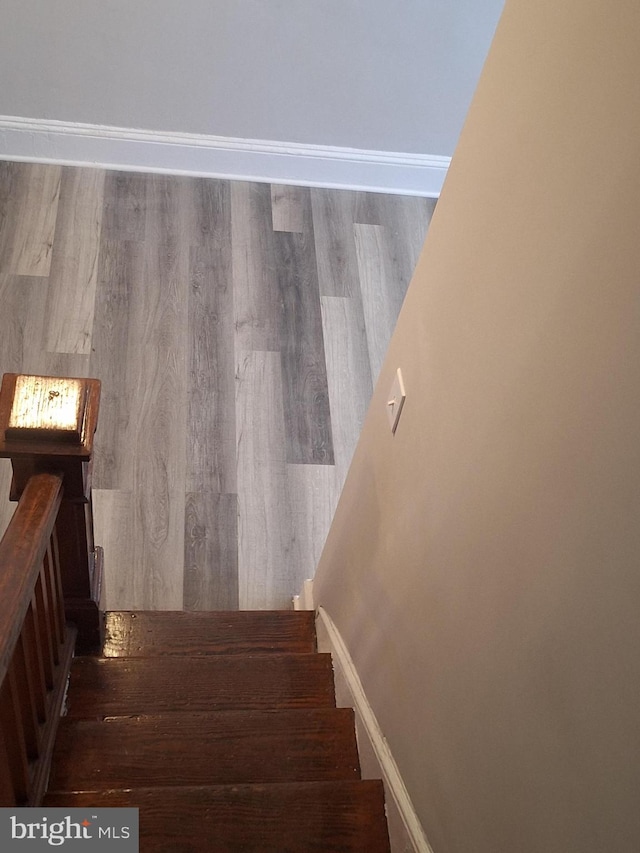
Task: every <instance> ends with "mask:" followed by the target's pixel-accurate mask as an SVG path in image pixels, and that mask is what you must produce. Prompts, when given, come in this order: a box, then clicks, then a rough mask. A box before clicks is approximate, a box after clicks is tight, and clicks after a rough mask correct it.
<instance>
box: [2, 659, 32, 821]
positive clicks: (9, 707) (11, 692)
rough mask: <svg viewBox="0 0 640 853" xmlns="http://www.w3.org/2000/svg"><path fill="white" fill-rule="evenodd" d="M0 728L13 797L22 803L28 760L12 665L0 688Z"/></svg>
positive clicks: (25, 799)
mask: <svg viewBox="0 0 640 853" xmlns="http://www.w3.org/2000/svg"><path fill="white" fill-rule="evenodd" d="M0 728H2V730H3V732H4V741H5V748H6V751H7V759H8V762H7V763H8V765H9V774H10V777H11V780H12V783H13V791H14V795H15V799H16V802H17V803H18V804H23V803H26V802H27V800H28V798H29V762H28V759H27V750H26V746H25V738H24V729H23V726H22V720H21V719H20V706H19V703H18V690H17V686H16V683H15V676H14V674H13V670H12V667H10V668H9V670H8V672H7V675H6V678H5V679H4V682H3V684H2V687H1V688H0Z"/></svg>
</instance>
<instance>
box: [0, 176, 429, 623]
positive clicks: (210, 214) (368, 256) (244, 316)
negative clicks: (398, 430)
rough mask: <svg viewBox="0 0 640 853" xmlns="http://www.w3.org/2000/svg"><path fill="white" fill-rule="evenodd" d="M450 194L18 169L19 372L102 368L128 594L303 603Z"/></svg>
mask: <svg viewBox="0 0 640 853" xmlns="http://www.w3.org/2000/svg"><path fill="white" fill-rule="evenodd" d="M433 206H434V202H433V201H432V200H428V199H421V198H411V197H397V196H389V195H378V194H374V193H357V192H350V191H344V190H325V189H309V188H301V187H292V186H275V185H269V184H258V183H249V182H240V181H233V182H232V181H224V180H213V179H207V178H194V177H184V176H167V175H157V174H139V173H132V172H126V173H125V172H116V171H104V170H101V169H80V168H75V167H60V166H52V165H40V164H38V165H34V164H26V163H9V162H3V163H0V309H1V310H0V371H1V372H3V373H4V372H24V373H37V374H45V375H60V376H62V375H67V376H93V377H97V378H98V379H100V380H101V381H102V404H101V412H100V421H99V426H98V432H97V435H96V442H95V448H96V451H95V461H94V476H93V486H94V492H93V500H94V509H95V522H96V541H97V542H98V543H99V544H101V545H103V547H104V549H105V572H106V585H105V602H104V604H105V605H106V607H108V608H109V609H120V610H126V609H157V610H172V609H175V610H181V609H185V610H218V609H220V610H233V609H241V610H244V609H270V608H287V607H289V606H290V604H291V596H292V595H293V594H295V593H296V592H298V591H299V590H300V588H301V586H302V582H303V580H304V579H305V578H306V577H310V576H312V575H313V572H314V568H315V565H316V563H317V561H318V558H319V556H320V552H321V549H322V546H323V543H324V539H325V536H326V532H327V530H328V527H329V524H330V521H331V517H332V514H333V511H334V508H335V505H336V502H337V498H338V495H339V493H340V490H341V487H342V483H343V481H344V477H345V475H346V472H347V468H348V466H349V463H350V460H351V456H352V453H353V449H354V447H355V443H356V441H357V437H358V434H359V431H360V427H361V424H362V420H363V417H364V414H365V411H366V408H367V405H368V403H369V399H370V396H371V393H372V387H373V383H374V382H375V380H376V377H377V374H378V371H379V369H380V365H381V363H382V359H383V357H384V353H385V350H386V347H387V345H388V341H389V337H390V334H391V331H392V329H393V326H394V324H395V321H396V319H397V315H398V311H399V309H400V306H401V303H402V300H403V298H404V294H405V291H406V288H407V285H408V282H409V279H410V277H411V275H412V272H413V269H414V266H415V263H416V261H417V257H418V254H419V251H420V249H421V246H422V243H423V240H424V236H425V233H426V229H427V227H428V224H429V221H430V218H431V215H432V212H433ZM2 463H3V464H2V467H1V468H0V523H1V529H2V530H4V527H5V526H6V523H7V519H8V517H9V516H10V513H11V512H12V510H13V505H12V504H9V503H8V501H7V500H5V496H6V495H8V490H9V479H10V467H9V465H8V463H7V462H6V461H4V460H2Z"/></svg>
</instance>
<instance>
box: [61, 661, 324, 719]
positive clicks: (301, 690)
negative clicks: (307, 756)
mask: <svg viewBox="0 0 640 853" xmlns="http://www.w3.org/2000/svg"><path fill="white" fill-rule="evenodd" d="M67 704H68V714H69V716H71V717H87V718H89V717H94V718H95V717H101V716H108V715H123V714H145V713H148V712H149V711H150V710H153V713H162V712H164V711H179V710H182V711H216V710H223V709H225V708H227V709H231V708H235V709H243V708H244V709H247V710H248V709H252V708H253V709H260V708H321V707H325V708H330V707H334V706H335V694H334V686H333V669H332V665H331V655H326V654H309V655H302V654H281V655H264V654H263V655H229V656H225V655H220V656H211V657H164V658H90V657H85V658H76V660H75V661H74V663H73V666H72V669H71V683H70V687H69V698H68V703H67Z"/></svg>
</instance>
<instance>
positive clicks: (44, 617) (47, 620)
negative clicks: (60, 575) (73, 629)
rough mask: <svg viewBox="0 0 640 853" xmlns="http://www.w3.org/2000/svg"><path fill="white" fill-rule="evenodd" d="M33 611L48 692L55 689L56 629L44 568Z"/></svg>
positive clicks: (37, 586) (38, 583)
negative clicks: (52, 620)
mask: <svg viewBox="0 0 640 853" xmlns="http://www.w3.org/2000/svg"><path fill="white" fill-rule="evenodd" d="M33 611H34V614H35V615H36V628H37V630H38V636H39V637H40V647H41V649H42V664H43V666H44V680H45V684H46V685H47V690H51V688H52V687H53V673H54V669H55V660H54V656H53V637H54V628H53V625H52V622H51V614H50V612H49V600H48V597H47V588H46V582H45V578H44V566H43V569H42V571H41V572H40V575H39V576H38V580H37V581H36V588H35V591H34V604H33Z"/></svg>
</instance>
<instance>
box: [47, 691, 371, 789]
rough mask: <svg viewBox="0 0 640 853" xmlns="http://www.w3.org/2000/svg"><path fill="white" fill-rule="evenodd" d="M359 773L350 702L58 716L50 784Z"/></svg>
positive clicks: (96, 785) (208, 781)
mask: <svg viewBox="0 0 640 853" xmlns="http://www.w3.org/2000/svg"><path fill="white" fill-rule="evenodd" d="M359 775H360V765H359V761H358V752H357V747H356V740H355V729H354V719H353V711H352V709H350V708H327V709H325V708H322V709H314V710H296V711H289V710H285V711H217V712H214V713H211V714H187V713H174V714H158V715H149V716H135V717H107V718H105V719H104V720H73V719H67V718H64V719H62V720H61V724H60V728H59V730H58V738H57V741H56V748H55V752H54V757H53V767H52V771H51V777H50V780H49V791H51V792H53V791H84V790H95V789H99V790H105V789H108V788H119V787H140V786H149V785H150V784H152V785H154V786H155V785H157V786H164V785H169V786H174V785H212V784H234V783H238V784H239V783H252V782H303V781H323V780H324V781H326V780H331V779H334V780H337V779H356V778H359Z"/></svg>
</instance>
